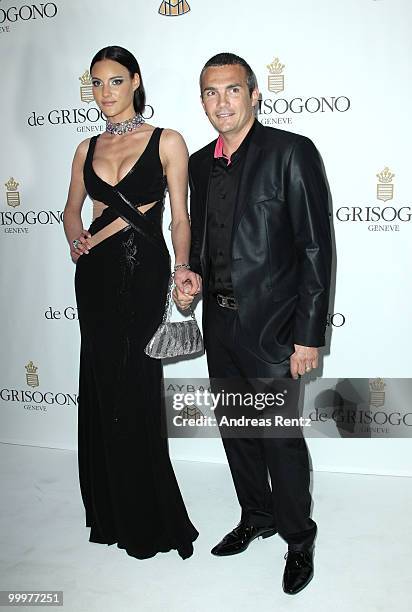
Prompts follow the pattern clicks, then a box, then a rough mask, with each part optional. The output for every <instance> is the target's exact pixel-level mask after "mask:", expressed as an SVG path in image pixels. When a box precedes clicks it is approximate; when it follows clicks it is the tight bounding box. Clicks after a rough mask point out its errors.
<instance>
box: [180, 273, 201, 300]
mask: <svg viewBox="0 0 412 612" xmlns="http://www.w3.org/2000/svg"><path fill="white" fill-rule="evenodd" d="M174 281H175V285H176V287H177V288H178V289H179V291H180V292H181V293H184V294H187V293H190V295H197V294H198V293H199V292H200V290H201V288H202V279H201V277H200V276H199V274H196V272H192V271H191V270H187V269H186V268H178V270H176V272H175V274H174ZM188 287H189V291H188V290H187V288H188Z"/></svg>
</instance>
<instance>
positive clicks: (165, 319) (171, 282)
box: [162, 274, 196, 323]
mask: <svg viewBox="0 0 412 612" xmlns="http://www.w3.org/2000/svg"><path fill="white" fill-rule="evenodd" d="M173 287H174V276H173V274H171V275H170V280H169V288H168V290H167V298H166V308H165V312H164V315H163V320H162V323H169V321H170V316H171V314H172V308H173V300H172V292H173ZM189 310H190V316H191V317H192V319H193V320H194V321H196V317H195V315H194V312H193V310H192V307H191V306H189Z"/></svg>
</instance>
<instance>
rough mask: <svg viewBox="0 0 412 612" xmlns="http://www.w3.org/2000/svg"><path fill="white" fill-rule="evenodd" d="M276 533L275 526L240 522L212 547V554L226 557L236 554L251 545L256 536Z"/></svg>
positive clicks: (265, 536) (267, 535)
mask: <svg viewBox="0 0 412 612" xmlns="http://www.w3.org/2000/svg"><path fill="white" fill-rule="evenodd" d="M275 533H276V528H275V527H253V526H250V525H245V523H242V522H240V523H239V525H238V526H237V527H235V528H234V529H233V531H231V532H230V533H228V534H227V535H225V537H224V538H223V540H221V541H220V542H219V544H216V546H215V547H214V548H212V550H211V553H212V555H217V556H219V557H224V556H225V555H236V554H237V553H241V552H243V551H244V550H246V548H247V547H248V546H249V544H250V543H251V541H252V540H254V539H255V538H259V537H262V538H269V537H270V536H272V535H274V534H275Z"/></svg>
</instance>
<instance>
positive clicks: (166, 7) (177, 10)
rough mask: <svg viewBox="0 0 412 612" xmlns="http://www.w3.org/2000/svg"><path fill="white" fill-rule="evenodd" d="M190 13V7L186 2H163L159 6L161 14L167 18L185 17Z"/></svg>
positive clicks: (172, 0) (183, 0)
mask: <svg viewBox="0 0 412 612" xmlns="http://www.w3.org/2000/svg"><path fill="white" fill-rule="evenodd" d="M189 11H190V6H189V5H188V3H187V2H186V1H185V0H169V1H168V2H162V4H161V5H160V6H159V14H160V15H165V16H166V17H176V16H178V15H184V14H185V13H188V12H189Z"/></svg>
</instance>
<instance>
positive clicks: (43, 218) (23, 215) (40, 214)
mask: <svg viewBox="0 0 412 612" xmlns="http://www.w3.org/2000/svg"><path fill="white" fill-rule="evenodd" d="M4 186H5V187H6V193H5V198H4V204H5V205H6V206H7V207H9V208H11V210H1V209H0V227H1V228H2V230H3V232H4V233H5V234H28V233H29V232H30V231H31V230H32V229H33V228H36V227H38V226H39V225H40V226H41V225H60V224H61V223H63V211H62V210H24V208H23V210H20V206H22V204H23V201H24V198H22V197H21V193H20V182H18V181H16V179H15V178H14V177H13V176H11V177H10V178H9V180H8V181H6V182H5V183H4Z"/></svg>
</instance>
